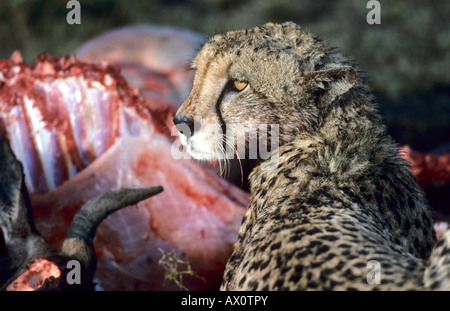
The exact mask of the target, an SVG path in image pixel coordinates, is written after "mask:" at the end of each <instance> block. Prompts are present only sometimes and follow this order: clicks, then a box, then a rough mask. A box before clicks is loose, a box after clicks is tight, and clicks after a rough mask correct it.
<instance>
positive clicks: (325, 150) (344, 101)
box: [176, 23, 435, 290]
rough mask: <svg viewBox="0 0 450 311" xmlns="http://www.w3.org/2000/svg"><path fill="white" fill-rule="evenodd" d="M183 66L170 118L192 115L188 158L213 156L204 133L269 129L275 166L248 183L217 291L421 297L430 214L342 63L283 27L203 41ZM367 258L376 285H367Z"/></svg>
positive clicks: (430, 242)
mask: <svg viewBox="0 0 450 311" xmlns="http://www.w3.org/2000/svg"><path fill="white" fill-rule="evenodd" d="M193 67H194V68H195V69H196V71H197V73H196V77H195V80H194V85H193V89H192V91H191V94H190V95H189V98H188V99H187V100H186V101H185V103H184V104H183V105H182V106H181V107H180V109H179V111H178V112H177V116H176V118H178V119H182V118H187V119H193V118H194V117H195V116H201V117H202V124H201V127H200V128H199V129H198V128H197V130H196V131H195V132H194V133H191V135H190V137H188V138H187V139H186V142H185V144H186V146H187V149H188V151H189V152H190V153H191V154H192V155H193V156H194V157H195V158H199V159H209V158H220V156H221V155H220V152H221V150H222V149H221V148H220V146H221V144H223V141H222V140H221V137H220V136H219V135H216V134H215V133H213V132H208V131H207V128H208V125H211V124H215V125H216V126H219V127H224V126H225V125H228V124H243V125H249V126H250V125H258V124H276V125H279V139H280V146H279V148H278V149H277V150H275V151H274V153H275V152H276V153H277V154H278V157H274V158H272V159H270V160H266V161H263V160H261V159H260V160H259V161H258V162H257V165H256V167H255V168H254V170H253V172H252V174H251V176H250V185H251V193H252V201H251V204H250V206H249V209H248V211H247V213H246V215H245V217H244V219H243V222H242V225H241V229H240V232H239V236H238V241H237V242H236V244H235V247H234V251H233V254H232V256H231V257H230V259H229V262H228V264H227V267H226V271H225V274H224V283H223V287H222V288H223V289H228V290H253V289H257V290H280V289H285V290H298V289H328V290H329V289H364V290H366V289H415V288H423V286H424V281H423V275H424V271H425V268H426V265H427V259H428V258H429V256H430V253H431V251H432V249H433V247H434V245H435V237H434V229H433V226H432V217H431V213H430V210H429V208H428V206H427V204H426V202H425V199H424V196H423V193H422V191H421V190H420V188H419V187H418V185H417V183H416V181H415V179H414V177H413V176H412V174H411V172H410V170H409V166H408V164H407V163H406V162H405V161H404V160H403V159H402V158H401V156H400V155H399V153H398V151H397V148H396V145H395V143H394V142H393V141H392V139H391V138H390V137H389V136H388V135H387V134H386V130H385V127H384V126H383V124H382V121H381V118H380V116H379V114H378V112H377V107H376V103H375V100H374V97H373V95H372V94H371V91H370V89H369V87H368V86H367V84H366V83H365V82H364V79H363V77H362V75H361V74H360V73H359V72H358V71H357V70H356V69H355V68H356V67H355V66H354V65H353V64H352V63H351V62H350V61H349V60H348V59H347V58H345V57H344V56H343V55H342V54H340V53H339V52H338V51H336V50H335V49H332V48H330V47H328V45H327V44H326V43H325V42H323V41H322V40H320V39H319V38H318V37H316V36H314V35H312V34H311V33H309V32H308V31H306V30H303V29H301V28H300V27H299V26H297V25H295V24H293V23H284V24H281V25H280V24H272V23H268V24H265V25H263V26H262V27H256V28H254V29H248V30H240V31H230V32H228V33H225V34H222V35H217V36H215V37H213V38H212V39H211V40H210V41H209V42H207V43H206V44H205V46H204V47H203V48H202V49H201V50H200V51H199V53H198V55H197V56H196V58H195V60H194V62H193ZM233 81H244V82H248V86H247V87H246V88H245V89H244V90H243V91H241V92H237V91H236V90H233V89H232V87H231V86H230V82H233ZM268 139H272V137H268ZM371 260H377V261H378V262H380V264H381V284H369V283H368V281H367V274H368V272H369V271H370V269H368V267H367V263H368V262H369V261H371Z"/></svg>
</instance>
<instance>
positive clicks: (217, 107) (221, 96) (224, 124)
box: [215, 82, 228, 150]
mask: <svg viewBox="0 0 450 311" xmlns="http://www.w3.org/2000/svg"><path fill="white" fill-rule="evenodd" d="M227 86H228V82H227V83H226V84H225V86H224V87H223V89H222V92H221V93H220V96H219V98H218V99H217V102H216V105H215V108H216V112H217V116H218V118H219V122H220V126H221V127H222V135H223V136H222V146H223V148H224V149H223V150H227V149H226V148H227V146H226V143H225V135H226V128H227V126H226V123H225V121H224V119H223V116H222V111H220V106H221V103H222V100H223V98H224V96H225V92H226V90H227Z"/></svg>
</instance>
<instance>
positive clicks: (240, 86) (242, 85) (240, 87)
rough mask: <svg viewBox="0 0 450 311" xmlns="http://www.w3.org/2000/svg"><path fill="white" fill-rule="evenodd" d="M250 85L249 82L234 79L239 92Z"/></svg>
mask: <svg viewBox="0 0 450 311" xmlns="http://www.w3.org/2000/svg"><path fill="white" fill-rule="evenodd" d="M247 85H248V82H242V81H237V80H235V81H233V86H234V88H235V89H236V91H238V92H242V91H243V90H244V89H245V88H246V87H247Z"/></svg>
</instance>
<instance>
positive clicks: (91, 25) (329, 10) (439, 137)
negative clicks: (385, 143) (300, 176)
mask: <svg viewBox="0 0 450 311" xmlns="http://www.w3.org/2000/svg"><path fill="white" fill-rule="evenodd" d="M67 2H68V1H66V0H58V1H49V0H46V1H42V0H0V58H9V57H10V55H11V53H12V52H13V51H14V50H15V49H19V50H20V51H21V52H22V55H23V57H24V59H25V61H27V62H29V63H34V59H35V57H36V55H37V54H38V53H40V52H50V53H52V54H54V55H56V56H61V55H63V54H66V53H70V52H73V51H75V50H76V49H77V48H78V47H79V46H80V45H81V44H82V43H83V42H85V41H87V40H88V39H90V38H92V37H94V36H96V35H99V34H101V33H102V32H104V31H106V30H109V29H113V28H117V27H120V26H124V25H130V24H143V23H150V24H156V25H169V26H179V27H183V28H187V29H191V30H194V31H197V32H199V33H202V34H204V35H206V36H211V35H213V34H215V33H217V32H222V31H226V30H230V29H238V28H243V27H253V26H255V25H260V24H263V23H265V22H267V21H273V22H283V21H288V20H291V21H294V22H296V23H298V24H300V25H302V26H303V27H305V28H308V29H310V30H311V31H312V32H314V33H316V34H318V35H320V36H321V37H323V38H324V39H326V40H327V41H329V42H330V43H331V44H332V45H335V46H338V47H339V48H341V49H342V50H343V51H344V52H345V53H346V54H347V55H349V56H351V57H353V58H354V59H356V60H357V61H358V62H359V64H360V68H361V69H363V70H364V71H366V72H367V74H368V76H369V77H370V80H369V82H370V84H371V85H372V87H373V88H374V90H375V91H376V92H377V94H378V99H379V103H380V109H381V112H382V114H383V116H384V118H385V120H386V123H387V125H388V128H389V131H390V133H391V134H392V135H393V136H394V137H395V139H396V140H397V141H398V142H399V143H400V144H409V145H411V146H412V147H413V148H414V149H416V150H419V151H433V150H434V151H436V150H437V149H436V148H438V149H440V150H447V151H450V100H449V98H450V92H449V86H450V75H449V74H448V70H449V69H450V53H449V51H450V32H449V29H450V21H449V16H450V1H442V0H431V1H411V0H401V1H398V0H397V1H387V0H384V1H383V0H380V1H379V2H380V3H381V25H369V24H367V22H366V15H367V13H368V12H369V9H367V8H366V4H367V2H368V1H367V0H334V1H317V0H316V1H307V0H292V1H290V0H252V1H239V0H170V1H162V0H161V1H157V0H150V1H137V0H116V1H112V0H111V1H108V0H95V1H94V0H91V1H87V0H80V1H79V2H80V4H81V24H80V25H68V24H67V22H66V15H67V13H68V12H69V10H68V9H67V8H66V4H67Z"/></svg>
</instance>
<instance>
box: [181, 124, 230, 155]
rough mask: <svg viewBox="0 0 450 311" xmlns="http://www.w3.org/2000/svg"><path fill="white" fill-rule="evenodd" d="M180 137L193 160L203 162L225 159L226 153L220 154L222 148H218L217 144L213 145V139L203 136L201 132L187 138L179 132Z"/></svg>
mask: <svg viewBox="0 0 450 311" xmlns="http://www.w3.org/2000/svg"><path fill="white" fill-rule="evenodd" d="M178 135H179V138H180V143H181V144H182V145H183V147H184V150H185V151H186V152H187V153H188V154H189V155H190V156H191V157H192V158H194V159H196V160H203V161H210V160H220V159H223V158H224V153H223V152H220V150H221V148H218V147H217V144H213V143H211V141H213V139H212V137H211V136H210V135H207V134H203V133H202V132H201V131H200V132H198V133H195V134H193V135H191V136H186V135H184V134H183V133H181V132H179V133H178Z"/></svg>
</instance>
